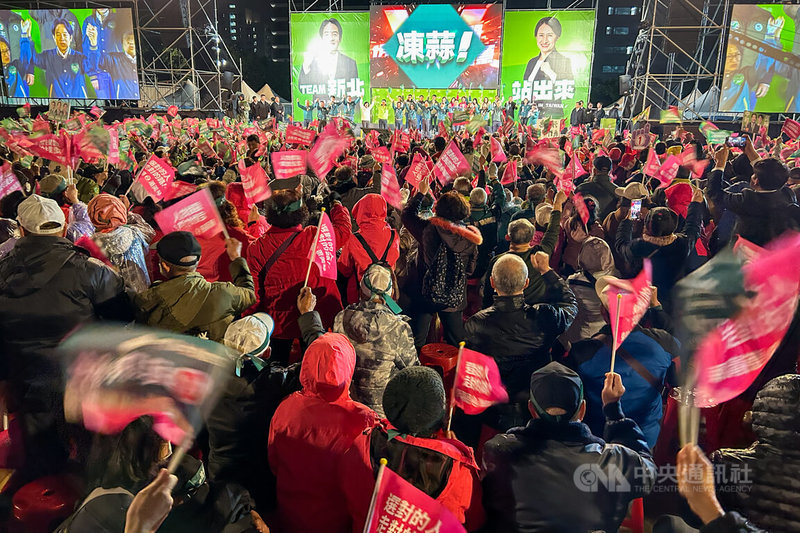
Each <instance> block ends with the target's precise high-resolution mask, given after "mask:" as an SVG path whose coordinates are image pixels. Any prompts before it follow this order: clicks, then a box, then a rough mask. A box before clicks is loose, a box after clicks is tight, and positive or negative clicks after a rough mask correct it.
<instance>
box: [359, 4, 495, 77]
mask: <svg viewBox="0 0 800 533" xmlns="http://www.w3.org/2000/svg"><path fill="white" fill-rule="evenodd" d="M448 18H450V19H451V20H452V25H451V26H449V27H445V26H442V25H441V24H442V22H441V21H442V20H447V19H448ZM456 25H460V26H461V27H460V28H456ZM502 26H503V9H502V4H498V3H474V4H472V3H471V4H407V5H373V6H371V8H370V76H371V78H372V87H375V88H399V89H408V88H413V89H469V90H478V89H480V90H485V89H496V88H497V87H498V86H499V79H500V49H501V46H502V44H501V42H502V41H501V39H502ZM454 28H455V29H456V31H453V29H454ZM467 28H470V29H472V30H473V31H472V37H469V38H468V37H467V34H468V32H467ZM400 30H407V31H402V32H401V31H400ZM414 32H417V33H416V34H414ZM434 32H438V33H436V34H434ZM444 32H447V35H445V36H442V34H443V33H444ZM420 33H422V34H424V38H423V39H422V50H421V57H420V51H419V50H418V48H419V47H418V45H419V42H418V41H419V40H418V39H415V40H414V41H410V40H409V39H408V38H407V37H406V38H405V39H402V40H401V39H400V37H399V36H398V34H402V35H405V36H408V35H419V34H420ZM431 34H434V35H433V36H432V39H433V42H434V43H436V45H435V46H433V47H431V46H429V45H428V43H429V39H431ZM453 34H454V35H453ZM467 40H468V41H469V43H468V44H469V46H468V47H467V46H463V44H462V43H465V42H466V41H467ZM409 42H411V43H415V45H414V48H413V49H414V50H416V52H413V53H412V52H408V53H404V54H402V55H403V57H404V58H406V60H403V61H398V60H397V57H398V55H399V53H400V51H401V50H402V51H404V52H406V51H407V50H408V49H409V48H411V45H409V44H405V43H409ZM443 42H446V43H447V46H444V47H443V46H442V44H443ZM451 49H452V53H451V52H450V50H451ZM459 59H461V61H459ZM431 65H437V66H438V67H439V68H437V69H436V70H435V71H432V70H431V68H430V66H431Z"/></svg>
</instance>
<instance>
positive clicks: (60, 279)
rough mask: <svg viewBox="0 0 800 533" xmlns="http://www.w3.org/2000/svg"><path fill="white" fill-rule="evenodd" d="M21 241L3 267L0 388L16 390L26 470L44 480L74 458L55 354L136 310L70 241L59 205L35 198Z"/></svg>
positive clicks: (109, 275)
mask: <svg viewBox="0 0 800 533" xmlns="http://www.w3.org/2000/svg"><path fill="white" fill-rule="evenodd" d="M17 221H18V222H19V225H20V231H21V233H22V237H21V238H20V239H19V241H18V242H17V244H16V246H15V247H14V249H13V250H12V251H11V252H9V253H8V255H6V256H5V257H4V258H3V259H2V260H0V353H2V354H3V362H4V364H3V365H2V374H0V380H8V381H9V382H11V383H13V384H14V387H12V388H13V389H14V393H12V394H14V396H15V397H13V398H6V400H8V401H15V402H16V403H17V405H19V406H20V408H21V411H20V412H19V413H18V416H20V417H22V418H23V422H22V424H21V427H24V428H25V429H26V431H27V434H26V435H25V437H26V439H25V447H26V458H28V459H30V463H31V464H28V465H26V467H33V469H32V470H31V471H32V472H35V473H36V474H40V475H43V474H44V473H46V472H53V471H56V470H57V469H59V468H60V467H61V466H62V465H63V462H64V461H65V460H66V458H67V450H68V448H67V443H66V442H65V441H64V439H63V437H60V436H63V435H64V434H65V433H64V418H63V417H64V415H63V412H64V409H63V405H62V404H63V398H62V396H63V370H62V362H61V361H60V360H59V358H58V357H57V356H56V354H55V352H54V350H55V348H56V347H57V346H58V344H59V342H61V339H63V338H64V337H65V336H66V335H67V334H68V333H69V332H70V331H72V330H74V329H75V328H76V327H78V326H80V325H81V324H85V323H88V322H93V321H95V320H98V319H111V320H118V321H123V322H127V321H130V320H132V319H133V309H132V306H131V304H130V301H129V299H128V297H127V295H126V294H125V285H124V283H123V281H122V278H120V277H119V276H118V275H117V274H116V273H115V272H114V271H113V270H111V269H110V268H108V267H106V266H105V265H104V264H103V263H101V262H100V261H97V260H95V259H92V258H90V257H89V255H88V253H87V252H86V251H84V250H83V249H82V248H78V247H76V246H75V245H74V244H72V243H71V242H70V241H69V240H67V239H66V238H64V234H65V233H66V229H67V223H66V220H65V217H64V212H63V211H62V210H61V208H60V207H59V205H58V203H57V202H56V201H55V200H50V199H47V198H43V197H41V196H38V195H32V196H29V197H28V198H26V199H25V200H23V201H22V202H21V203H20V204H19V206H18V208H17Z"/></svg>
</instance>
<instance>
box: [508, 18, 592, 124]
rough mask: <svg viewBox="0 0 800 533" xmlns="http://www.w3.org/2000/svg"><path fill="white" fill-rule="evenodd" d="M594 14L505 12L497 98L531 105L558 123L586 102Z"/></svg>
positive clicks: (589, 78) (541, 114)
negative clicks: (558, 120)
mask: <svg viewBox="0 0 800 533" xmlns="http://www.w3.org/2000/svg"><path fill="white" fill-rule="evenodd" d="M594 27H595V13H594V11H589V10H586V11H580V10H579V11H558V12H549V11H506V17H505V21H504V23H503V75H502V83H503V96H504V97H505V98H508V97H510V96H513V97H514V100H515V101H517V102H522V101H524V100H526V99H527V100H528V101H529V102H532V101H535V102H536V105H537V106H538V108H539V114H540V116H551V117H556V118H562V117H564V116H565V115H566V114H568V113H569V111H570V110H571V109H572V107H573V106H574V104H575V102H576V101H578V100H583V101H584V102H586V101H587V100H588V98H589V85H590V80H591V74H592V54H593V50H594Z"/></svg>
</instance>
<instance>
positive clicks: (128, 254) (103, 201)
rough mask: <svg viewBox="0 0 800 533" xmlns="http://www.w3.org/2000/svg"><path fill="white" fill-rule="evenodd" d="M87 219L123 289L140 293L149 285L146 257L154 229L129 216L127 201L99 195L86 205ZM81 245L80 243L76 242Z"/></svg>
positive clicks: (98, 244) (142, 221)
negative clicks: (120, 279) (121, 280)
mask: <svg viewBox="0 0 800 533" xmlns="http://www.w3.org/2000/svg"><path fill="white" fill-rule="evenodd" d="M87 211H88V213H89V220H91V222H92V224H93V225H94V227H95V230H96V231H95V234H94V237H93V242H94V243H95V244H96V245H97V247H98V248H99V252H100V253H101V254H102V256H101V257H97V259H104V258H105V259H107V262H109V263H110V264H111V265H112V266H113V267H115V268H116V269H117V270H118V271H119V274H120V276H122V279H123V280H124V281H125V286H126V287H127V288H128V289H130V290H132V291H134V292H142V291H144V290H145V289H147V287H149V286H150V275H149V274H148V271H147V262H146V260H145V255H146V254H147V253H148V251H149V249H150V241H152V240H153V237H154V236H155V230H154V229H153V228H152V227H150V225H149V224H147V222H145V221H144V219H143V218H142V217H141V216H139V215H137V214H135V213H128V209H127V205H126V202H125V201H123V200H121V199H119V198H116V197H114V196H111V195H110V194H106V193H102V194H98V195H97V196H95V197H94V198H92V200H91V201H90V202H89V205H88V206H87ZM79 244H80V243H79Z"/></svg>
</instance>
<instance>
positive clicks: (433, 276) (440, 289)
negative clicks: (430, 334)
mask: <svg viewBox="0 0 800 533" xmlns="http://www.w3.org/2000/svg"><path fill="white" fill-rule="evenodd" d="M466 290H467V273H466V269H465V268H464V261H462V259H461V257H460V256H459V255H458V254H457V253H455V252H454V251H453V250H451V249H450V248H448V246H447V245H446V244H445V243H444V242H441V243H439V249H438V250H436V257H435V258H434V260H433V264H431V265H430V266H429V267H428V270H427V272H425V277H423V278H422V296H423V298H425V300H427V301H428V302H429V303H430V304H432V305H433V306H434V307H436V308H439V309H449V308H453V307H458V306H460V305H461V304H462V303H464V294H465V292H466Z"/></svg>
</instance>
